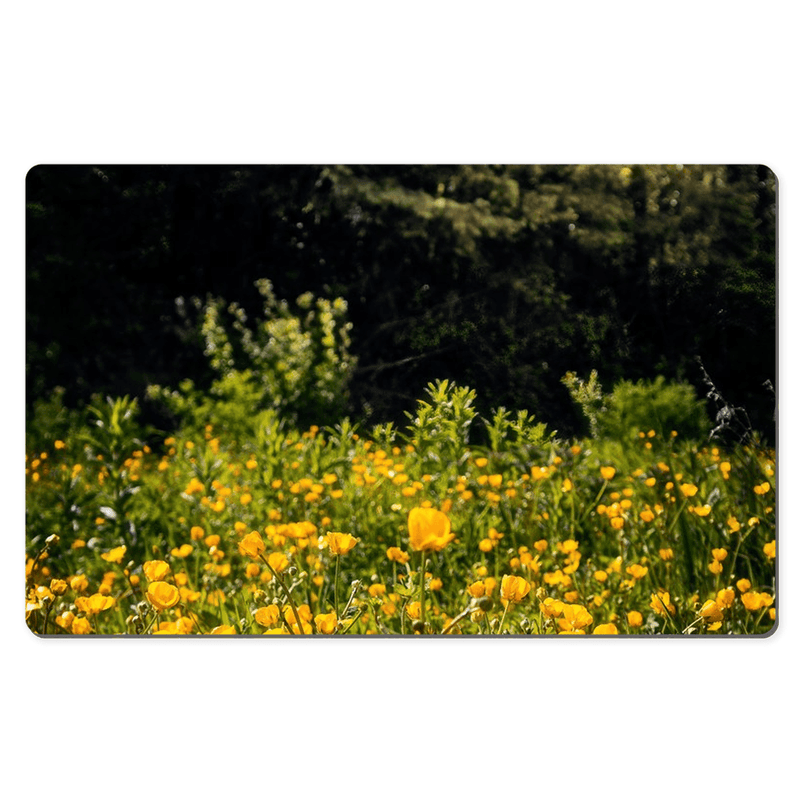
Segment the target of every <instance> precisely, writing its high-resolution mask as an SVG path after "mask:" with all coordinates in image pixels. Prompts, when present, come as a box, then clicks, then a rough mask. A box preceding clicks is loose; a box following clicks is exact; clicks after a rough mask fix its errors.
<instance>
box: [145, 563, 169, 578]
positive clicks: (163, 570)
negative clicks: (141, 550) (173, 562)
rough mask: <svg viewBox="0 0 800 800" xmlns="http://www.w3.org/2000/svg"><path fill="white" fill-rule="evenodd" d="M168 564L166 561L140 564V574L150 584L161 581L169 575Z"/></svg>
mask: <svg viewBox="0 0 800 800" xmlns="http://www.w3.org/2000/svg"><path fill="white" fill-rule="evenodd" d="M169 570H170V567H169V564H167V562H166V561H145V562H144V564H142V572H144V574H145V577H146V578H147V580H148V581H150V582H151V583H152V582H153V581H161V580H164V578H166V577H167V575H169Z"/></svg>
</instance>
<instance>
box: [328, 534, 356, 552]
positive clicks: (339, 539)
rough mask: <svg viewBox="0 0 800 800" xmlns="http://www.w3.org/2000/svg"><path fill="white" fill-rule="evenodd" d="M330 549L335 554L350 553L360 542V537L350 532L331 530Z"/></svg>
mask: <svg viewBox="0 0 800 800" xmlns="http://www.w3.org/2000/svg"><path fill="white" fill-rule="evenodd" d="M327 543H328V549H329V550H330V551H331V553H333V554H334V555H335V556H343V555H344V554H345V553H349V552H350V551H351V550H352V549H353V548H354V547H355V546H356V544H358V539H356V538H355V536H353V535H351V534H349V533H337V532H331V533H329V534H328V536H327Z"/></svg>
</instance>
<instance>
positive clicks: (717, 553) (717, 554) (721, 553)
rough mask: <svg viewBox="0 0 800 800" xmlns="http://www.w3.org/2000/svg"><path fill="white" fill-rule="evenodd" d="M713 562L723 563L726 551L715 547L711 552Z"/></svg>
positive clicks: (726, 554) (726, 555)
mask: <svg viewBox="0 0 800 800" xmlns="http://www.w3.org/2000/svg"><path fill="white" fill-rule="evenodd" d="M711 555H712V556H713V558H714V561H724V560H725V559H726V558H727V557H728V551H727V550H726V549H725V548H724V547H715V548H714V549H713V550H712V551H711Z"/></svg>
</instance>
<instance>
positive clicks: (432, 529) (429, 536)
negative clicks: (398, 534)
mask: <svg viewBox="0 0 800 800" xmlns="http://www.w3.org/2000/svg"><path fill="white" fill-rule="evenodd" d="M408 538H409V543H410V545H411V547H412V548H413V549H414V550H421V551H422V552H426V553H427V552H439V551H440V550H443V549H444V548H445V547H446V546H447V544H448V543H449V542H452V541H453V539H455V534H454V533H451V532H450V519H449V517H448V516H447V514H443V513H442V512H441V511H439V510H438V509H435V508H419V507H417V508H412V509H411V511H409V513H408Z"/></svg>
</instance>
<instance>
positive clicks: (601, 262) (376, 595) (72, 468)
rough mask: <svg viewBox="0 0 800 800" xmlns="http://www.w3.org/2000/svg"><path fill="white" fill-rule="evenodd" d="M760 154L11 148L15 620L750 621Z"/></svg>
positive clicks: (357, 629)
mask: <svg viewBox="0 0 800 800" xmlns="http://www.w3.org/2000/svg"><path fill="white" fill-rule="evenodd" d="M776 183H777V181H776V179H775V176H774V175H773V174H772V172H771V171H770V170H769V169H768V168H766V167H763V166H759V165H729V166H725V165H712V166H698V165H688V166H687V165H660V166H645V165H627V166H625V165H572V166H568V165H567V166H554V165H540V166H488V165H460V166H408V165H394V166H387V165H383V166H327V167H326V166H313V165H272V166H267V165H264V166H185V165H184V166H172V167H169V166H167V167H165V166H146V165H121V166H104V167H97V166H88V165H86V166H75V165H70V166H59V165H55V166H39V167H35V168H34V169H32V170H31V171H30V173H29V174H28V177H27V186H26V188H27V197H26V200H27V236H28V239H27V242H28V246H27V273H26V283H27V285H26V289H27V306H28V308H27V311H28V326H27V349H26V363H27V375H28V405H27V409H26V410H27V425H26V463H25V471H26V568H25V619H26V624H27V626H28V627H29V629H30V630H31V631H32V632H33V633H34V634H36V635H38V636H46V637H58V636H70V637H86V638H89V637H97V636H100V637H111V636H124V637H131V638H137V637H143V636H153V635H160V636H168V637H173V636H185V635H198V634H201V635H229V636H236V637H242V636H248V637H255V636H258V637H261V636H264V635H277V636H280V637H282V639H283V640H284V641H288V640H295V639H304V638H306V637H315V638H316V639H318V640H323V639H325V638H330V637H334V636H350V637H366V636H376V637H396V636H405V637H410V638H411V637H444V636H455V637H458V636H462V637H464V636H466V637H480V636H495V637H497V636H513V637H523V636H533V637H542V636H552V635H559V636H561V635H569V634H573V635H575V634H577V635H589V636H593V637H598V638H599V637H602V638H604V639H608V638H609V637H612V638H613V637H641V636H645V637H653V636H663V637H676V636H677V637H685V636H694V637H700V636H703V637H705V636H728V635H736V636H749V637H765V636H768V635H769V634H770V633H771V632H773V631H774V629H775V626H776V624H777V615H776V609H777V547H776V542H777V535H776V488H777V483H776V453H775V441H776V428H775V396H774V390H773V386H774V384H775V379H776V375H775V372H776V358H775V354H776V345H777V342H776V335H775V331H776V328H775V315H776V314H775V310H776V264H775V262H776V188H777V187H776Z"/></svg>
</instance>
